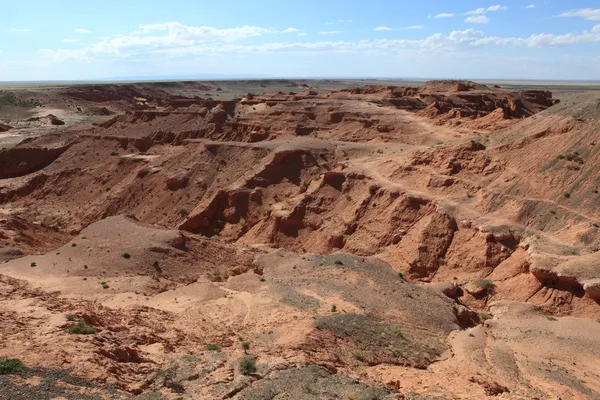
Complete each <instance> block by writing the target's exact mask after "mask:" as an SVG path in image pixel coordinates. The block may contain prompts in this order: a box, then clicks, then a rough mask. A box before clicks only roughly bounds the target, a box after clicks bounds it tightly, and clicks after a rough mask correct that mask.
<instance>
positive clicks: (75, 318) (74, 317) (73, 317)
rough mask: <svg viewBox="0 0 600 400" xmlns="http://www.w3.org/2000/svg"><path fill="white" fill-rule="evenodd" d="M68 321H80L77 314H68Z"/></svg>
mask: <svg viewBox="0 0 600 400" xmlns="http://www.w3.org/2000/svg"><path fill="white" fill-rule="evenodd" d="M67 321H71V322H75V321H79V318H78V317H77V315H75V314H67Z"/></svg>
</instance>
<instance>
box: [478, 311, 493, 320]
mask: <svg viewBox="0 0 600 400" xmlns="http://www.w3.org/2000/svg"><path fill="white" fill-rule="evenodd" d="M477 316H478V317H479V319H480V320H482V321H487V320H488V319H492V318H493V317H492V316H491V315H490V314H487V313H484V312H478V313H477Z"/></svg>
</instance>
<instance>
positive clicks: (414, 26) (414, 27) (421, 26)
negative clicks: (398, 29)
mask: <svg viewBox="0 0 600 400" xmlns="http://www.w3.org/2000/svg"><path fill="white" fill-rule="evenodd" d="M423 28H425V25H411V26H407V27H406V28H405V29H408V30H412V29H423Z"/></svg>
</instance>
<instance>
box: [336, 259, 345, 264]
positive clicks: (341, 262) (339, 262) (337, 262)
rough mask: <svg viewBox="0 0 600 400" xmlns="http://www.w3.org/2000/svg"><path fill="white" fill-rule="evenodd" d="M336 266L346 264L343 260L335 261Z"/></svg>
mask: <svg viewBox="0 0 600 400" xmlns="http://www.w3.org/2000/svg"><path fill="white" fill-rule="evenodd" d="M334 264H335V265H344V262H343V261H342V260H335V263H334Z"/></svg>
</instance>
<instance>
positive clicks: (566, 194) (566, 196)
mask: <svg viewBox="0 0 600 400" xmlns="http://www.w3.org/2000/svg"><path fill="white" fill-rule="evenodd" d="M563 196H565V198H567V199H568V198H570V197H571V193H563Z"/></svg>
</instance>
